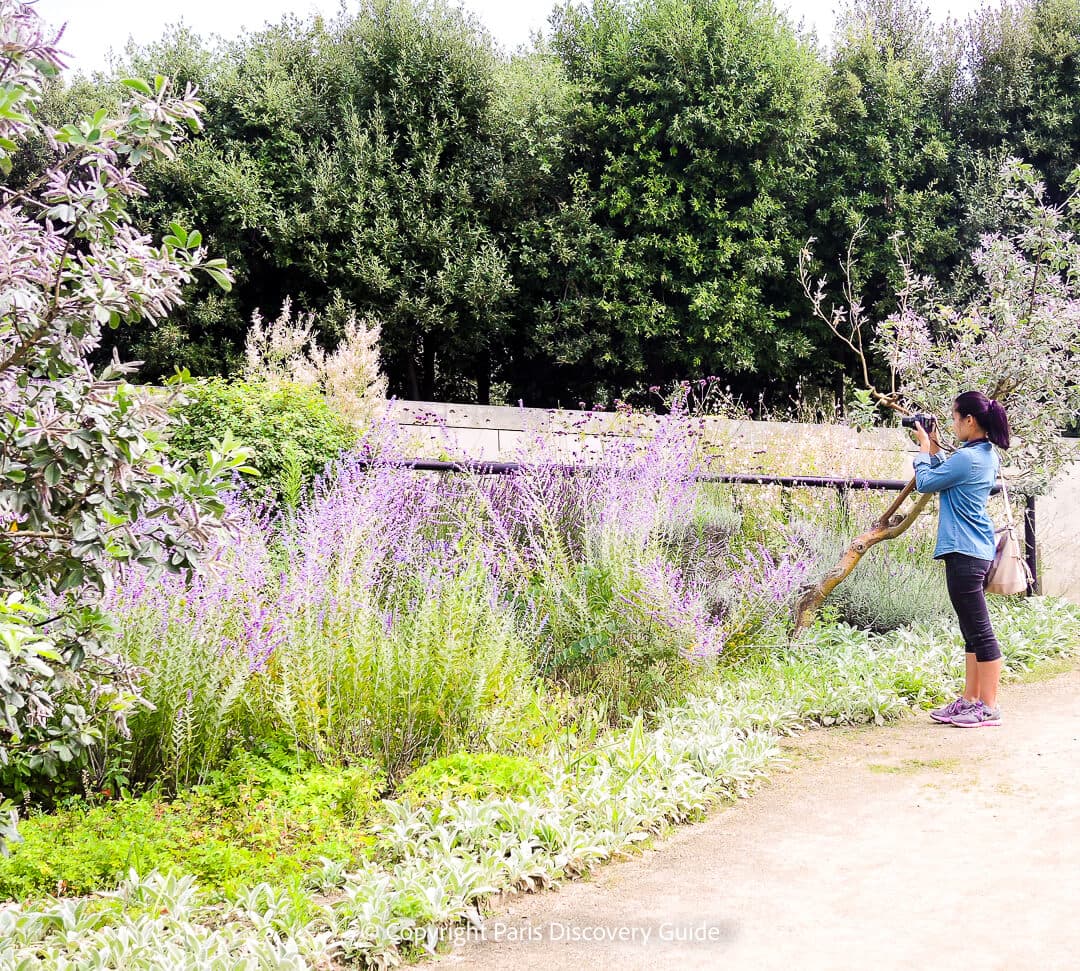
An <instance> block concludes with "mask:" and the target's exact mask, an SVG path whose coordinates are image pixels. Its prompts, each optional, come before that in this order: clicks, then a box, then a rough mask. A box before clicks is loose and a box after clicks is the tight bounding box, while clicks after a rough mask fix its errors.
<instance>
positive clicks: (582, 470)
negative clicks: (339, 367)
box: [362, 459, 1001, 495]
mask: <svg viewBox="0 0 1080 971" xmlns="http://www.w3.org/2000/svg"><path fill="white" fill-rule="evenodd" d="M362 464H365V465H377V464H378V465H396V466H400V467H403V468H409V469H416V470H417V471H419V472H472V473H475V474H477V475H514V474H516V473H518V472H523V471H528V470H531V469H536V468H538V466H536V465H532V464H527V463H524V462H485V461H483V460H477V459H463V460H462V461H460V462H439V461H436V460H434V459H399V460H391V461H389V462H386V461H368V462H364V463H362ZM540 467H541V468H545V469H549V470H551V471H554V472H561V473H563V474H564V475H588V474H589V473H592V472H600V471H605V470H602V469H600V468H599V467H597V466H594V465H558V464H553V465H545V466H540ZM693 478H694V480H695V481H697V482H721V483H723V482H727V483H732V484H736V485H778V486H787V487H797V488H802V487H805V488H810V489H815V488H817V489H839V490H846V489H874V490H879V491H883V492H900V491H901V490H902V489H905V488H907V484H908V482H909V481H910V480H909V479H842V478H837V477H835V476H821V475H751V474H748V473H736V472H730V473H729V472H699V473H696V474H695V475H694V477H693ZM1000 491H1001V489H1000V487H999V486H994V487H993V489H992V490H991V493H992V494H995V495H996V494H997V493H998V492H1000Z"/></svg>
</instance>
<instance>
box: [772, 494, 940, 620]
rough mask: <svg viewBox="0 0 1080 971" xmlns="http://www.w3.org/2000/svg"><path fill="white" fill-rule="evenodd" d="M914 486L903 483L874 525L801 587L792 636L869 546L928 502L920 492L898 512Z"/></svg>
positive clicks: (895, 531)
mask: <svg viewBox="0 0 1080 971" xmlns="http://www.w3.org/2000/svg"><path fill="white" fill-rule="evenodd" d="M914 489H915V480H914V479H912V480H911V481H910V482H909V483H908V484H907V485H906V486H904V489H903V491H902V492H901V493H900V495H899V496H897V497H896V500H895V501H894V502H893V504H892V505H891V506H889V508H888V509H887V510H886V511H885V512H884V513H883V514H882V515H881V516H880V517H879V518H878V519H877V520H876V521H875V522H874V524H873V526H871V527H870V528H869V529H868V530H867V531H866V532H865V533H863V534H862V535H861V536H857V537H856V538H855V539H854V540H852V542H851V545H850V546H848V548H847V549H846V550H845V551H844V553H843V555H842V556H841V557H840V562H839V563H837V564H836V566H834V567H833V568H832V569H831V570H830V571H829V572H828V573H826V574H825V576H824V577H823V578H822V579H821V580H820V581H819V582H818V583H816V584H814V585H813V586H811V587H808V588H806V589H805V590H804V591H803V593H802V596H800V597H799V601H798V603H797V604H796V605H795V628H794V630H793V631H792V634H791V638H792V640H795V638H797V637H798V636H799V635H800V634H801V633H802V632H803V631H804V630H805V629H806V628H807V627H809V626H810V623H811V621H813V619H814V614H816V613H817V611H818V608H819V607H821V605H822V604H823V603H824V602H825V598H826V597H828V596H829V594H830V593H832V592H833V590H835V589H836V588H837V587H838V586H839V585H840V584H841V583H843V582H844V580H845V579H847V577H848V575H849V574H850V573H851V571H852V570H854V569H855V567H856V566H857V565H858V562H859V560H861V559H862V558H863V554H864V553H866V552H867V550H869V549H870V547H872V546H876V545H877V544H878V543H880V542H882V541H883V540H887V539H895V538H896V537H897V536H899V535H900V534H901V533H903V532H904V531H905V530H906V529H907V528H908V527H909V526H910V525H911V524H912V523H913V522H915V520H916V519H918V518H919V516H920V514H921V513H922V511H923V510H924V509H925V508H926V506H927V503H929V502H930V498H931V494H930V493H927V494H925V495H920V496H919V498H918V499H916V500H915V502H914V503H912V505H911V508H910V509H908V511H907V513H906V514H904V515H900V514H899V512H898V510H899V509H900V507H901V506H902V505H903V504H904V500H905V499H907V497H908V496H910V495H911V493H912V492H913V491H914Z"/></svg>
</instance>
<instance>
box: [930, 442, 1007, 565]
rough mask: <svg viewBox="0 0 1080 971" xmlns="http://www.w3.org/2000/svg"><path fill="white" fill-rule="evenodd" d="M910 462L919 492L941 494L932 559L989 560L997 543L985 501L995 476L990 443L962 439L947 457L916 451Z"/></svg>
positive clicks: (996, 465) (995, 463) (995, 457)
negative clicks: (949, 555)
mask: <svg viewBox="0 0 1080 971" xmlns="http://www.w3.org/2000/svg"><path fill="white" fill-rule="evenodd" d="M914 462H915V487H916V488H917V489H918V490H919V492H938V493H940V494H941V509H940V511H939V513H938V534H937V546H936V547H935V549H934V558H935V559H940V558H941V557H942V556H944V555H945V554H946V553H966V554H967V555H968V556H977V557H979V558H980V559H983V560H992V559H993V558H994V553H995V551H996V546H997V544H996V542H995V538H994V522H993V520H992V519H991V518H990V513H989V512H988V511H987V508H986V502H987V499H989V497H990V490H991V489H993V487H994V483H995V482H996V481H997V475H998V465H999V462H998V457H997V453H996V452H995V451H994V448H993V446H992V445H991V444H990V443H989V442H988V441H986V440H983V441H979V442H971V443H968V442H965V443H964V444H963V445H961V446H960V448H958V449H957V450H956V451H955V452H953V454H952V455H950V456H949V458H947V459H944V460H943V459H942V458H941V455H940V454H938V455H929V454H927V453H926V452H920V453H919V454H918V455H916V456H915V460H914Z"/></svg>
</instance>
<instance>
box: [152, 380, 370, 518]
mask: <svg viewBox="0 0 1080 971" xmlns="http://www.w3.org/2000/svg"><path fill="white" fill-rule="evenodd" d="M184 399H185V400H184V402H183V403H182V404H180V405H177V406H176V408H175V410H174V414H175V416H176V417H177V418H179V419H180V424H179V426H178V427H177V428H176V429H175V430H174V431H173V432H172V435H171V439H170V443H169V447H170V450H171V452H172V454H173V455H174V456H175V457H176V458H179V459H197V458H199V457H200V456H202V455H203V454H204V453H205V452H206V451H207V449H209V448H210V443H211V442H212V441H214V440H215V439H219V438H221V437H222V436H223V435H224V434H225V432H227V431H228V432H231V433H232V435H233V437H234V438H235V439H236V440H237V441H239V442H240V443H241V444H243V445H245V446H247V447H248V448H250V449H251V451H252V455H253V458H252V460H251V463H250V464H251V465H253V466H254V467H255V468H256V469H257V470H258V472H259V475H260V478H259V479H258V480H255V481H254V482H253V484H252V488H253V489H254V490H256V492H258V493H259V494H261V495H262V496H263V497H265V498H267V499H271V500H273V501H276V502H281V501H286V502H289V503H291V504H293V505H295V503H296V501H297V500H298V499H299V493H300V492H301V491H302V489H303V486H304V484H306V483H309V482H310V481H311V480H312V479H313V478H314V477H315V476H316V475H318V474H319V473H321V472H322V471H323V469H324V468H325V467H326V464H327V463H328V462H330V461H332V460H333V459H335V458H337V456H338V455H340V454H341V452H342V451H343V450H346V449H348V448H350V447H351V446H353V445H354V444H355V443H356V440H357V433H356V430H355V429H354V428H353V426H352V425H350V424H349V423H348V422H347V421H346V420H345V419H344V418H342V417H340V416H339V415H337V414H335V413H334V411H333V410H332V409H331V407H330V405H329V404H328V402H327V401H326V399H325V398H324V397H323V396H322V395H321V394H320V393H319V392H318V391H315V390H311V389H308V388H304V387H301V386H300V385H295V384H280V385H275V384H270V383H267V382H262V381H227V380H224V379H222V378H206V379H202V380H199V381H196V382H194V383H193V384H192V385H190V386H189V387H186V388H185V389H184Z"/></svg>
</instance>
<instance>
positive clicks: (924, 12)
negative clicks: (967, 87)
mask: <svg viewBox="0 0 1080 971" xmlns="http://www.w3.org/2000/svg"><path fill="white" fill-rule="evenodd" d="M951 38H952V35H951V31H950V30H949V29H947V28H946V29H945V30H940V29H938V28H936V27H935V25H934V24H933V21H932V19H931V14H930V11H929V9H928V8H925V7H924V6H922V4H921V3H919V2H918V0H854V2H853V3H852V4H851V5H850V6H849V7H848V8H847V9H846V10H844V11H843V12H842V14H841V17H840V20H839V23H838V30H837V42H836V45H835V47H834V50H833V53H832V55H831V58H830V65H829V75H828V80H827V84H826V102H827V108H828V111H827V118H826V122H825V125H824V128H823V130H822V133H821V138H820V140H819V142H818V143H817V146H816V149H817V155H818V159H817V167H818V173H819V177H818V179H817V182H816V184H815V189H814V192H813V193H812V196H811V199H812V204H813V208H814V213H813V216H812V218H811V225H812V226H813V235H814V236H815V237H816V238H817V240H818V244H817V247H816V252H817V255H818V257H819V259H820V260H821V261H822V263H823V264H824V265H825V266H827V267H829V268H830V269H831V268H833V267H835V266H836V265H837V264H838V263H840V262H841V261H842V260H845V259H846V258H847V255H848V253H849V251H850V252H851V254H852V255H853V256H854V257H855V258H856V259H857V261H858V262H857V264H856V267H855V275H854V282H855V284H856V286H857V288H858V290H859V292H860V294H861V297H862V299H863V300H864V301H865V302H866V304H867V305H868V307H869V308H870V309H872V310H873V311H874V312H875V313H877V314H879V315H884V314H887V313H888V312H890V311H891V310H892V309H893V306H894V305H895V304H894V301H895V297H894V294H895V292H896V288H897V286H898V284H899V283H900V281H901V279H902V274H901V270H900V266H899V263H898V260H897V254H896V243H895V242H894V236H895V235H896V234H898V233H899V234H902V237H901V239H900V242H901V245H902V246H903V248H904V250H905V252H906V253H907V254H909V255H910V257H911V258H912V259H913V260H914V261H915V262H916V263H917V264H918V265H920V266H924V267H926V268H927V269H932V270H934V271H935V272H937V273H946V274H947V273H948V272H949V271H950V270H951V269H952V267H953V266H954V265H955V263H956V262H957V260H958V258H959V255H960V253H959V250H958V248H957V242H956V233H955V231H954V228H953V223H954V220H955V215H956V212H955V210H956V195H955V191H954V186H955V180H954V177H953V171H954V170H953V165H954V159H955V142H954V139H953V137H952V135H951V132H950V129H949V124H948V122H949V117H948V112H949V105H950V103H951V97H952V94H951V92H952V90H953V86H954V84H955V79H956V71H957V57H956V53H955V50H956V49H955V44H954V43H952V40H951ZM856 236H858V238H856ZM853 241H854V243H853Z"/></svg>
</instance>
